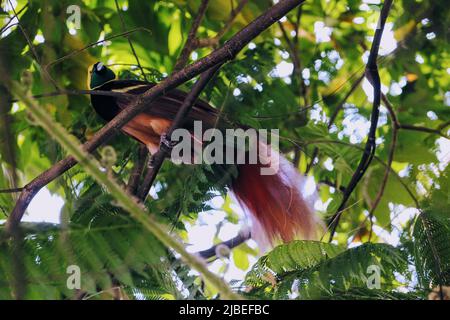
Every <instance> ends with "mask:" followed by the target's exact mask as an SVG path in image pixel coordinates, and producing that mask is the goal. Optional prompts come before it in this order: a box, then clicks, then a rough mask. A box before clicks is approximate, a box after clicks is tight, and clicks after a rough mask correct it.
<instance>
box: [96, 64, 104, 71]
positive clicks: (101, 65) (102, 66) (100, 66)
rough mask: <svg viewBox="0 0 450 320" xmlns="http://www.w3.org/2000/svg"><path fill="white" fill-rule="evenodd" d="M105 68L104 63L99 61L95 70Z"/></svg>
mask: <svg viewBox="0 0 450 320" xmlns="http://www.w3.org/2000/svg"><path fill="white" fill-rule="evenodd" d="M104 68H105V65H104V64H103V63H101V62H99V63H98V64H97V71H102V70H103V69H104Z"/></svg>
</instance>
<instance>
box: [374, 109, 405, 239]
mask: <svg viewBox="0 0 450 320" xmlns="http://www.w3.org/2000/svg"><path fill="white" fill-rule="evenodd" d="M394 114H395V113H394ZM396 119H397V117H396V116H395V117H392V116H391V122H392V141H391V145H390V147H389V156H388V160H387V167H386V170H385V171H384V176H383V180H382V182H381V185H380V189H379V191H378V193H377V195H376V197H375V200H374V201H373V204H372V208H371V209H370V212H369V221H370V233H369V241H370V240H371V239H372V231H373V215H374V213H375V210H376V209H377V207H378V205H379V203H380V201H381V198H382V197H383V194H384V190H385V188H386V185H387V182H388V179H389V174H390V173H391V171H392V162H393V161H394V153H395V148H396V147H397V139H398V129H399V127H398V123H397V120H396Z"/></svg>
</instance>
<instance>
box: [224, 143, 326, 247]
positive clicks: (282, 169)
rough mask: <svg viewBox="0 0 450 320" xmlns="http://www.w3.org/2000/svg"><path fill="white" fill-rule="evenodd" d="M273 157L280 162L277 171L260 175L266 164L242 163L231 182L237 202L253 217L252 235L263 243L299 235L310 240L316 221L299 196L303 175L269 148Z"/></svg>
mask: <svg viewBox="0 0 450 320" xmlns="http://www.w3.org/2000/svg"><path fill="white" fill-rule="evenodd" d="M266 147H267V146H266ZM275 156H277V157H278V158H277V160H276V161H278V163H279V165H278V170H277V172H276V174H274V175H262V174H261V169H262V168H264V167H267V165H263V164H260V163H259V164H242V165H239V176H238V178H237V179H236V180H235V181H234V182H233V185H232V191H233V193H234V194H235V196H236V198H237V200H238V202H239V203H240V205H241V206H243V207H244V208H245V209H246V210H248V211H249V213H250V215H251V216H252V218H254V219H253V221H252V223H253V228H252V229H253V230H252V236H253V237H254V238H255V239H256V240H257V241H258V242H260V243H261V242H262V244H264V245H273V244H275V243H276V242H277V241H279V240H282V241H283V242H288V241H291V240H294V239H297V238H299V237H301V238H303V239H312V238H314V237H315V235H316V227H317V226H318V221H317V218H316V216H315V215H314V213H313V211H312V208H311V205H309V204H308V203H307V201H306V200H305V199H304V197H303V196H302V190H301V189H302V187H303V185H304V183H303V179H304V178H303V177H302V176H301V175H300V174H299V173H298V172H297V170H296V169H295V168H294V167H293V166H292V164H291V163H290V162H289V161H287V160H286V159H285V158H283V157H282V156H281V155H279V154H278V153H276V152H275V151H273V150H271V153H270V160H271V161H272V160H273V159H274V157H275ZM261 232H262V233H263V234H260V233H261ZM255 233H256V234H255Z"/></svg>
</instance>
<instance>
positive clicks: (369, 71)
mask: <svg viewBox="0 0 450 320" xmlns="http://www.w3.org/2000/svg"><path fill="white" fill-rule="evenodd" d="M391 5H392V0H386V1H385V2H384V4H383V8H382V9H381V13H380V18H379V20H378V25H377V29H376V30H375V36H374V38H373V41H372V47H371V48H370V54H369V59H368V61H367V66H366V76H367V78H368V80H369V81H370V82H371V84H372V86H373V96H374V99H373V106H372V115H371V119H370V129H369V134H368V139H367V143H366V147H365V150H364V154H363V156H362V158H361V160H360V162H359V165H358V168H357V169H356V171H355V173H354V174H353V176H352V178H351V180H350V182H349V184H348V186H347V188H346V190H345V193H344V196H343V199H342V202H341V204H340V206H339V208H338V210H337V212H336V213H335V214H334V215H333V217H332V218H331V219H330V222H329V227H330V239H329V241H330V242H331V240H332V239H333V236H334V233H335V232H336V228H337V226H338V225H339V220H340V217H341V215H342V212H343V210H344V209H345V205H346V203H347V201H348V199H349V198H350V196H351V194H352V192H353V191H354V190H355V188H356V186H357V184H358V182H359V181H360V180H361V178H362V177H363V176H364V173H365V172H366V170H367V168H368V167H369V165H370V163H371V162H372V159H373V157H374V155H375V149H376V144H375V136H376V129H377V123H378V116H379V114H380V110H379V107H380V100H381V82H380V75H379V73H378V66H377V57H378V50H379V47H380V42H381V37H382V35H383V29H384V25H385V23H386V19H387V17H388V15H389V10H390V8H391Z"/></svg>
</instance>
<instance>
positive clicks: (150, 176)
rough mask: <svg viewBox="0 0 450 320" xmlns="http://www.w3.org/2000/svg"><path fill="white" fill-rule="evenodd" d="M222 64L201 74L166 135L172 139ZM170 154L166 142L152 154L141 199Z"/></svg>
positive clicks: (144, 196) (140, 194)
mask: <svg viewBox="0 0 450 320" xmlns="http://www.w3.org/2000/svg"><path fill="white" fill-rule="evenodd" d="M220 66H221V65H217V66H215V67H213V68H211V69H209V70H208V71H206V72H205V73H204V74H202V75H201V76H200V79H199V80H198V81H197V82H196V83H195V85H194V87H193V88H192V90H191V91H190V92H189V94H188V95H187V96H186V98H185V100H184V101H183V104H182V105H181V107H180V109H179V110H178V113H177V115H176V116H175V119H174V120H173V122H172V124H171V126H170V128H169V130H168V131H167V133H166V135H167V137H168V138H169V139H170V137H171V136H172V133H173V132H174V130H176V129H177V128H178V127H180V126H181V125H182V124H183V122H184V119H186V117H187V115H188V113H189V111H190V110H191V109H192V106H193V105H194V103H195V101H197V98H198V97H199V95H200V93H201V92H202V91H203V89H204V88H205V87H206V85H207V84H208V82H209V80H211V78H212V77H213V76H214V74H215V73H216V71H217V70H218V69H219V68H220ZM169 154H170V149H168V148H167V147H166V146H165V144H163V143H162V144H161V145H160V147H159V150H158V152H157V153H155V154H154V155H153V156H152V160H151V167H149V169H148V172H147V174H146V175H145V178H144V182H143V184H142V186H141V189H140V190H139V193H138V196H139V198H140V199H142V200H144V201H145V198H146V197H147V194H148V192H149V191H150V188H151V186H152V185H153V182H154V181H155V178H156V175H157V174H158V172H159V169H161V166H162V164H163V162H164V159H165V158H166V157H167V156H168V155H169Z"/></svg>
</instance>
